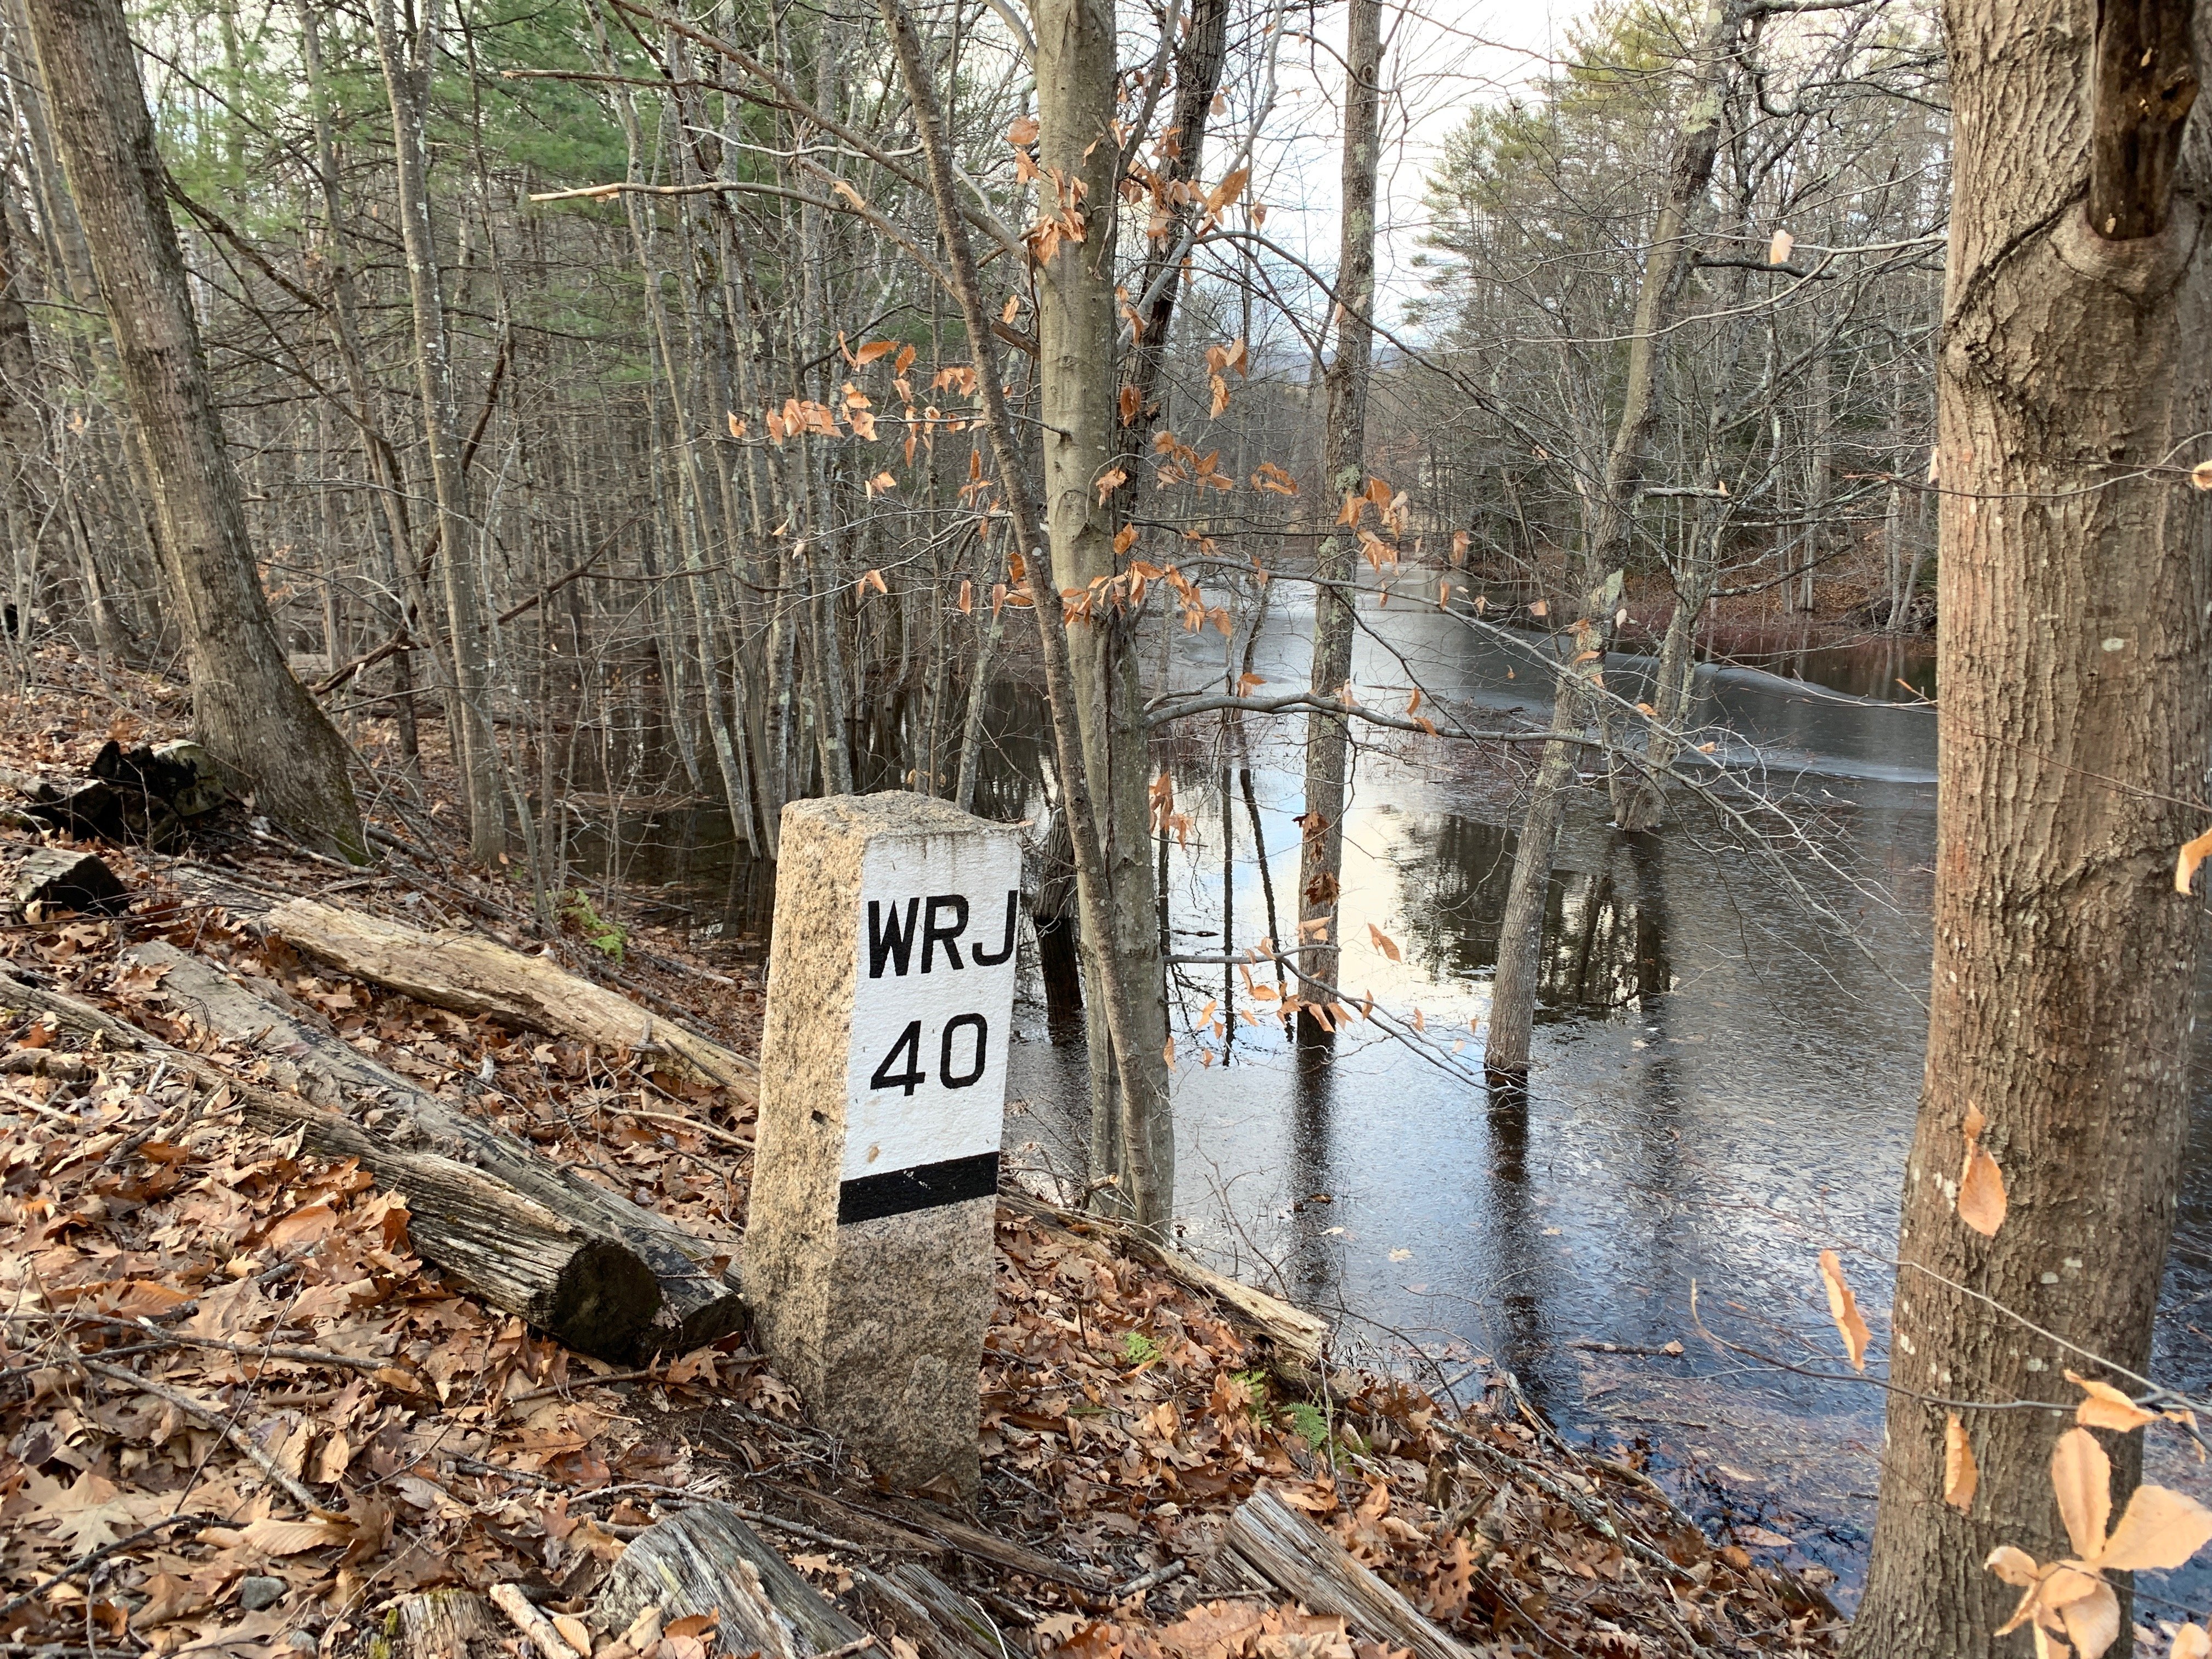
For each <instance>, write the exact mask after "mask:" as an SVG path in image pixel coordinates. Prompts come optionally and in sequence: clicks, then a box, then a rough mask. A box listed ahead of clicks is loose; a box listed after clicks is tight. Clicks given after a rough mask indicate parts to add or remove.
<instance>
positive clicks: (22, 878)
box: [15, 847, 131, 915]
mask: <svg viewBox="0 0 2212 1659" xmlns="http://www.w3.org/2000/svg"><path fill="white" fill-rule="evenodd" d="M130 902H131V890H130V889H129V888H127V887H125V885H124V884H123V883H122V882H121V881H120V880H119V879H118V878H117V876H116V874H115V872H113V871H112V870H111V869H109V868H108V867H107V866H106V863H104V862H103V861H102V860H100V856H99V855H98V854H94V853H82V852H72V851H70V850H69V849H67V848H59V847H42V848H40V849H39V850H38V851H37V852H35V853H33V854H31V856H30V857H28V858H27V859H25V860H23V867H22V869H21V871H20V872H18V873H17V875H16V877H15V907H16V908H18V909H19V910H21V911H22V912H23V913H24V914H25V915H29V913H30V907H31V906H33V904H35V905H37V906H39V908H40V915H46V914H47V913H50V912H52V911H56V910H82V911H86V912H88V913H90V914H92V915H114V914H116V913H117V912H118V911H121V910H123V909H124V908H126V907H127V906H128V905H129V904H130Z"/></svg>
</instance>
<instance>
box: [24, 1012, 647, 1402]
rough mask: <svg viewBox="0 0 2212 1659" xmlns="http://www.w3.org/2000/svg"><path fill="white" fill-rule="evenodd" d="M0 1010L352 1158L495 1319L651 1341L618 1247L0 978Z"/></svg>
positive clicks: (428, 1155)
mask: <svg viewBox="0 0 2212 1659" xmlns="http://www.w3.org/2000/svg"><path fill="white" fill-rule="evenodd" d="M0 1005H4V1006H7V1007H8V1008H9V1009H10V1010H21V1011H24V1012H40V1013H45V1014H50V1015H52V1017H53V1018H56V1019H57V1020H58V1021H60V1022H61V1023H62V1024H64V1025H66V1026H69V1027H70V1028H72V1029H74V1030H78V1031H81V1032H87V1033H90V1034H93V1035H95V1036H100V1037H101V1038H102V1039H104V1040H105V1041H106V1043H107V1044H108V1046H109V1047H110V1048H118V1049H123V1050H126V1051H130V1052H135V1053H140V1054H149V1055H152V1056H155V1058H157V1059H160V1060H165V1061H167V1064H168V1065H169V1066H170V1067H171V1069H172V1070H173V1071H177V1072H179V1073H183V1074H185V1075H186V1076H188V1077H191V1078H192V1079H194V1080H195V1081H197V1082H198V1083H200V1084H202V1085H204V1086H205V1087H207V1088H208V1089H210V1091H214V1090H222V1089H228V1091H230V1096H231V1097H232V1098H233V1099H234V1100H236V1101H237V1102H238V1103H239V1104H240V1106H241V1107H242V1108H243V1109H245V1111H246V1115H248V1116H249V1117H251V1118H252V1119H254V1120H255V1121H258V1122H260V1123H262V1124H264V1125H266V1126H269V1127H275V1128H278V1129H291V1128H297V1129H299V1130H301V1132H302V1133H301V1141H302V1144H303V1145H304V1146H306V1147H307V1150H309V1151H310V1152H316V1153H318V1154H319V1155H320V1156H322V1157H325V1158H356V1159H358V1160H359V1161H360V1163H361V1164H362V1167H363V1168H365V1169H368V1170H370V1171H372V1172H373V1173H374V1175H375V1176H376V1178H377V1180H378V1182H380V1184H381V1185H382V1186H384V1187H385V1188H386V1189H387V1190H389V1191H392V1192H396V1193H399V1194H404V1196H405V1198H406V1200H407V1212H408V1222H407V1229H408V1236H409V1239H410V1243H411V1245H412V1248H413V1249H414V1250H415V1251H416V1254H417V1255H420V1256H422V1259H423V1260H424V1261H428V1262H432V1263H434V1264H435V1265H436V1267H438V1268H439V1269H440V1270H441V1272H443V1273H447V1274H448V1275H449V1276H451V1277H452V1279H453V1280H454V1282H455V1283H456V1284H457V1285H459V1286H461V1287H462V1288H464V1289H465V1290H467V1291H470V1292H471V1293H472V1294H474V1295H476V1296H477V1297H481V1298H482V1299H483V1300H484V1301H485V1302H487V1303H489V1304H491V1305H492V1306H493V1307H495V1308H497V1309H499V1310H501V1311H502V1312H506V1313H511V1314H515V1315H519V1316H520V1317H522V1318H523V1319H525V1320H526V1321H527V1322H529V1323H531V1324H532V1325H534V1326H536V1327H537V1328H538V1329H539V1330H542V1331H544V1332H545V1333H546V1334H549V1335H551V1336H554V1337H556V1338H557V1339H558V1340H561V1341H562V1342H563V1343H565V1344H566V1345H567V1346H569V1347H572V1348H574V1349H576V1350H578V1351H579V1352H584V1353H589V1354H596V1355H600V1356H603V1357H605V1358H623V1357H627V1356H628V1355H629V1354H632V1353H635V1352H637V1351H638V1350H639V1348H640V1347H641V1346H645V1344H646V1343H647V1340H648V1339H649V1337H650V1335H651V1334H652V1331H653V1324H654V1320H655V1316H657V1315H658V1313H659V1308H660V1287H659V1283H658V1282H657V1281H656V1280H655V1279H654V1277H653V1270H652V1269H651V1268H649V1267H647V1266H646V1264H645V1263H644V1262H643V1261H640V1260H639V1259H638V1257H637V1256H636V1255H635V1254H634V1253H633V1252H631V1251H630V1250H629V1249H628V1248H627V1247H625V1246H624V1245H623V1243H621V1242H620V1240H618V1239H617V1238H614V1237H611V1236H609V1235H608V1234H607V1233H605V1231H592V1229H590V1228H589V1227H587V1226H586V1225H580V1223H579V1222H578V1221H577V1220H575V1219H574V1218H571V1217H568V1216H564V1215H562V1214H560V1213H558V1212H556V1211H555V1210H554V1209H553V1208H551V1207H550V1206H547V1205H544V1204H541V1203H539V1202H538V1201H537V1200H534V1199H532V1198H530V1197H527V1196H526V1195H525V1194H522V1193H520V1192H517V1191H516V1190H515V1189H514V1188H513V1187H511V1186H509V1185H507V1183H505V1182H501V1181H500V1180H499V1179H497V1178H496V1177H495V1176H491V1175H489V1174H487V1173H485V1172H484V1171H483V1170H478V1169H476V1168H474V1167H472V1166H471V1164H467V1163H465V1162H464V1161H462V1160H460V1159H459V1158H452V1157H449V1156H447V1155H446V1154H445V1153H443V1152H435V1151H431V1150H428V1149H419V1148H403V1147H398V1146H393V1145H392V1144H391V1142H390V1141H389V1140H388V1139H385V1138H383V1137H380V1136H378V1135H375V1134H373V1133H370V1132H369V1131H368V1129H365V1128H363V1127H362V1126H361V1125H360V1124H357V1123H355V1122H353V1121H351V1120H349V1119H348V1118H344V1117H342V1116H340V1115H337V1113H335V1112H331V1111H326V1110H324V1109H321V1108H319V1107H318V1106H316V1105H315V1104H314V1103H313V1102H311V1101H309V1100H307V1099H305V1098H303V1097H301V1096H299V1095H297V1094H293V1093H289V1092H285V1091H281V1090H278V1089H271V1088H268V1087H265V1086H264V1085H261V1084H259V1083H253V1082H248V1081H246V1079H241V1078H237V1077H234V1076H232V1075H231V1074H230V1073H228V1071H226V1070H225V1069H224V1068H223V1067H222V1066H217V1065H216V1064H215V1063H214V1062H213V1061H212V1060H207V1059H205V1058H204V1057H203V1056H201V1055H199V1054H192V1053H190V1052H188V1051H187V1050H185V1049H182V1048H174V1047H173V1046H171V1045H170V1044H168V1043H166V1042H162V1041H161V1039H160V1038H158V1037H155V1036H151V1035H149V1033H147V1032H144V1031H142V1030H139V1029H138V1028H137V1026H135V1025H132V1024H129V1023H128V1022H127V1021H125V1020H122V1019H119V1018H116V1017H115V1016H114V1015H112V1014H110V1013H107V1012H105V1011H104V1010H101V1009H99V1008H95V1007H94V1006H92V1005H91V1004H90V1003H88V1002H85V1001H83V1000H82V999H80V998H77V997H73V996H70V995H69V994H67V993H66V992H63V991H58V990H55V989H53V988H52V987H47V986H43V985H40V984H38V983H37V982H35V981H32V980H29V979H27V978H26V977H25V976H24V975H22V973H21V970H20V969H13V968H0Z"/></svg>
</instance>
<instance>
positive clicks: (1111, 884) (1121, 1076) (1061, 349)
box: [1030, 0, 1175, 1225]
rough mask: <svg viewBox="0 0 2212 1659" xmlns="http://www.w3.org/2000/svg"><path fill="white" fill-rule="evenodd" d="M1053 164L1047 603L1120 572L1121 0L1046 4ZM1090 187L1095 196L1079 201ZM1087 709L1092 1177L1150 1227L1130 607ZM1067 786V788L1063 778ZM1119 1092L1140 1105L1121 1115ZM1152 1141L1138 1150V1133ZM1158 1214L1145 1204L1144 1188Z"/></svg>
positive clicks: (1090, 658)
mask: <svg viewBox="0 0 2212 1659" xmlns="http://www.w3.org/2000/svg"><path fill="white" fill-rule="evenodd" d="M1030 15H1031V18H1032V20H1033V21H1034V24H1035V29H1036V54H1037V55H1036V72H1037V120H1038V123H1039V125H1040V127H1041V128H1042V131H1041V132H1040V134H1039V137H1038V145H1037V157H1038V162H1039V165H1041V166H1042V167H1043V168H1044V169H1045V173H1046V177H1047V178H1048V179H1051V178H1054V176H1055V175H1056V176H1058V177H1060V178H1061V179H1066V181H1067V184H1066V191H1067V192H1068V193H1067V195H1066V197H1063V200H1062V202H1061V203H1060V211H1061V212H1062V213H1064V214H1065V213H1075V214H1079V215H1080V216H1082V218H1083V220H1084V234H1083V237H1082V240H1073V239H1072V238H1067V237H1063V238H1062V239H1061V240H1060V243H1059V245H1058V246H1057V247H1056V248H1055V249H1054V252H1053V253H1052V257H1051V258H1048V259H1047V260H1046V261H1045V262H1044V264H1043V267H1042V271H1041V272H1040V280H1039V282H1038V284H1037V340H1038V363H1039V369H1040V374H1041V381H1042V398H1041V405H1042V407H1041V413H1042V418H1043V425H1044V432H1045V435H1044V441H1043V447H1044V498H1045V504H1046V521H1047V526H1048V532H1049V534H1050V537H1051V542H1052V571H1051V574H1050V578H1049V580H1048V581H1045V580H1040V579H1041V578H1042V575H1043V573H1042V572H1032V573H1031V588H1032V591H1033V592H1036V593H1037V598H1038V601H1039V603H1040V604H1041V605H1050V604H1051V603H1052V595H1053V594H1054V592H1066V591H1067V590H1069V589H1073V590H1076V591H1077V592H1084V591H1087V590H1088V589H1089V588H1090V586H1091V584H1092V583H1093V582H1094V581H1097V580H1100V579H1101V578H1108V577H1111V576H1112V575H1113V574H1115V566H1116V562H1117V560H1116V556H1115V551H1114V529H1113V519H1112V516H1111V514H1110V513H1109V512H1108V510H1107V507H1106V506H1105V502H1104V501H1103V500H1102V499H1101V497H1102V495H1110V493H1111V491H1110V489H1105V488H1103V486H1102V480H1103V479H1104V478H1105V477H1106V474H1107V472H1108V471H1109V467H1110V466H1111V465H1112V458H1113V455H1114V449H1115V446H1114V420H1115V397H1114V335H1115V325H1114V316H1115V313H1114V243H1115V237H1114V235H1113V234H1112V232H1111V228H1110V227H1111V226H1112V223H1113V219H1114V204H1115V173H1116V171H1117V170H1118V167H1119V163H1120V154H1121V152H1120V148H1119V140H1118V138H1117V137H1116V132H1115V106H1114V85H1115V52H1114V13H1113V8H1112V6H1111V4H1110V3H1109V0H1036V3H1035V4H1034V5H1033V6H1032V8H1031V13H1030ZM1078 186H1080V190H1081V194H1080V196H1079V197H1077V196H1076V195H1075V194H1074V192H1075V191H1076V190H1077V188H1078ZM1067 639H1068V654H1069V660H1070V665H1071V668H1072V670H1073V675H1074V693H1075V708H1076V714H1077V720H1078V722H1079V729H1080V731H1081V732H1082V736H1083V757H1084V763H1085V769H1086V773H1087V778H1086V781H1087V783H1088V786H1089V793H1090V796H1091V799H1092V800H1093V801H1094V802H1096V803H1097V804H1098V805H1099V808H1100V814H1101V822H1102V828H1103V835H1104V840H1103V854H1104V863H1105V868H1104V874H1105V881H1104V883H1103V887H1102V888H1101V889H1100V890H1097V891H1096V892H1080V891H1079V902H1080V905H1081V923H1082V946H1083V952H1084V962H1085V969H1086V975H1085V976H1086V978H1087V979H1088V980H1089V981H1090V983H1091V985H1092V986H1094V987H1095V986H1097V984H1098V982H1099V981H1100V979H1101V977H1102V976H1103V973H1104V972H1105V963H1106V962H1107V960H1108V959H1109V958H1110V959H1111V961H1112V962H1113V963H1115V965H1116V967H1117V969H1118V970H1119V972H1120V973H1121V975H1123V977H1124V979H1125V981H1126V982H1127V985H1128V986H1129V987H1130V994H1129V997H1128V1000H1127V1007H1126V1008H1124V1009H1121V1010H1119V1011H1116V1012H1121V1014H1122V1015H1124V1017H1125V1018H1127V1020H1128V1022H1129V1025H1130V1029H1129V1031H1128V1034H1127V1035H1128V1038H1129V1043H1128V1044H1127V1045H1125V1044H1124V1043H1121V1042H1115V1041H1113V1040H1112V1039H1111V1036H1110V1035H1109V1032H1108V1030H1106V1027H1105V1020H1106V1018H1107V1015H1108V1012H1109V1008H1108V1000H1107V999H1105V998H1102V997H1100V996H1097V995H1096V994H1093V995H1092V996H1091V997H1090V999H1089V1007H1090V1010H1091V1044H1090V1049H1091V1179H1092V1180H1093V1181H1094V1182H1096V1181H1103V1180H1105V1179H1106V1178H1108V1177H1109V1176H1110V1177H1114V1178H1115V1181H1116V1183H1117V1184H1116V1185H1115V1186H1114V1187H1112V1188H1102V1189H1101V1193H1100V1199H1101V1201H1102V1202H1103V1204H1104V1205H1105V1206H1106V1207H1108V1208H1109V1209H1114V1210H1118V1211H1121V1212H1125V1213H1133V1214H1136V1215H1138V1216H1139V1218H1140V1219H1142V1220H1143V1221H1145V1222H1146V1224H1148V1225H1151V1224H1157V1223H1158V1222H1162V1221H1164V1219H1165V1218H1166V1217H1167V1215H1168V1213H1169V1208H1170V1206H1171V1204H1172V1202H1173V1200H1174V1169H1175V1141H1174V1134H1173V1130H1172V1126H1171V1125H1170V1122H1169V1118H1168V1109H1167V1061H1166V1058H1165V1055H1164V1048H1165V1047H1166V1043H1167V1013H1166V1005H1165V1003H1164V981H1163V980H1162V973H1163V967H1162V963H1161V961H1160V948H1159V936H1158V933H1157V931H1156V930H1155V924H1154V915H1155V910H1156V907H1157V902H1158V896H1157V893H1156V891H1155V888H1154V881H1153V875H1152V861H1151V859H1150V857H1149V856H1148V854H1150V852H1151V836H1150V824H1151V811H1150V800H1149V797H1148V793H1147V785H1148V783H1149V781H1150V774H1151V761H1150V757H1149V756H1148V754H1147V753H1146V747H1147V745H1146V727H1145V719H1144V691H1143V687H1142V685H1141V684H1140V683H1139V674H1138V664H1137V656H1136V652H1135V650H1134V648H1133V642H1132V641H1130V639H1129V638H1128V637H1127V628H1126V625H1125V623H1124V620H1123V618H1122V617H1121V614H1120V613H1119V612H1118V611H1115V609H1114V608H1113V607H1112V606H1110V605H1101V606H1100V607H1098V609H1097V611H1095V612H1093V613H1091V615H1090V616H1088V617H1085V619H1083V620H1079V621H1077V622H1075V623H1072V624H1071V625H1070V627H1069V629H1068V630H1067ZM1063 781H1065V780H1063ZM1117 1098H1122V1099H1133V1100H1135V1101H1137V1102H1139V1109H1138V1110H1137V1111H1135V1112H1134V1113H1130V1112H1127V1111H1117V1110H1115V1109H1114V1108H1115V1101H1116V1099H1117ZM1132 1137H1136V1138H1138V1139H1140V1140H1141V1142H1142V1144H1140V1145H1139V1144H1132V1139H1131V1138H1132ZM1140 1194H1142V1202H1143V1203H1145V1204H1147V1205H1149V1206H1151V1207H1150V1209H1149V1210H1146V1209H1142V1208H1139V1207H1137V1206H1139V1195H1140Z"/></svg>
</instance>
